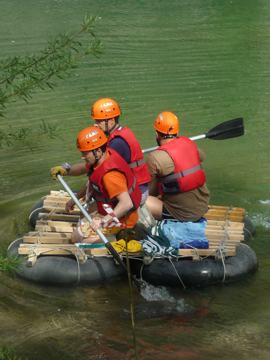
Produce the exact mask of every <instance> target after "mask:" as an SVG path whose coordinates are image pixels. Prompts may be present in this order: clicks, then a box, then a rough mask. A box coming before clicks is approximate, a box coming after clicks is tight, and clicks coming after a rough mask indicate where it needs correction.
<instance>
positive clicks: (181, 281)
mask: <svg viewBox="0 0 270 360" xmlns="http://www.w3.org/2000/svg"><path fill="white" fill-rule="evenodd" d="M168 259H169V262H170V263H171V265H172V267H173V269H174V271H175V273H176V275H177V277H178V279H179V281H180V283H181V285H182V286H183V288H184V289H186V286H185V284H184V282H183V280H182V279H181V276H180V275H179V274H178V271H177V270H176V267H175V265H174V263H173V262H172V259H171V257H168Z"/></svg>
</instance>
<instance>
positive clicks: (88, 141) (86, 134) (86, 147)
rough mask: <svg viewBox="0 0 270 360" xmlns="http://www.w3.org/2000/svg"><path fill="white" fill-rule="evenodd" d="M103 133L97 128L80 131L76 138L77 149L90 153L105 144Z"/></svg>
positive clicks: (105, 139)
mask: <svg viewBox="0 0 270 360" xmlns="http://www.w3.org/2000/svg"><path fill="white" fill-rule="evenodd" d="M106 142H107V138H106V136H105V134H104V132H103V131H102V130H101V129H99V128H98V127H97V126H90V127H87V128H85V129H83V130H81V131H80V132H79V134H78V136H77V148H78V149H79V150H80V151H91V150H95V149H98V148H100V147H101V146H102V145H104V144H106Z"/></svg>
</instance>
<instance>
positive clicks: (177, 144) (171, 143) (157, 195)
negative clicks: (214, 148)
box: [146, 111, 209, 222]
mask: <svg viewBox="0 0 270 360" xmlns="http://www.w3.org/2000/svg"><path fill="white" fill-rule="evenodd" d="M154 128H155V131H156V140H157V143H158V145H159V147H158V149H157V150H155V151H153V152H152V153H150V154H149V156H148V159H147V166H148V169H149V172H150V174H151V177H152V181H151V183H150V188H149V192H150V196H148V198H147V201H146V205H147V207H148V209H149V210H150V212H151V213H152V215H153V216H154V218H155V219H157V220H161V219H176V220H179V221H192V222H196V221H199V220H200V219H201V218H202V217H203V215H204V214H205V213H206V212H207V210H208V203H209V191H208V189H207V186H206V177H205V172H204V170H203V169H202V166H201V161H202V160H203V157H204V155H203V153H202V152H201V151H200V150H199V149H198V147H197V145H196V144H195V143H194V142H193V141H192V140H190V139H189V138H186V137H184V136H178V132H179V120H178V118H177V116H176V115H175V114H174V113H172V112H169V111H164V112H162V113H160V114H159V115H158V117H157V118H156V120H155V122H154Z"/></svg>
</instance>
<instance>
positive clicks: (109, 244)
mask: <svg viewBox="0 0 270 360" xmlns="http://www.w3.org/2000/svg"><path fill="white" fill-rule="evenodd" d="M105 246H106V248H107V249H108V250H109V252H110V253H111V255H112V256H113V258H114V259H115V260H116V261H117V262H118V264H119V265H121V267H122V268H123V269H124V270H125V271H127V267H126V264H125V263H124V261H123V260H122V259H121V257H120V255H119V254H118V252H117V251H116V250H115V248H114V247H113V246H112V244H111V243H110V242H107V243H106V244H105Z"/></svg>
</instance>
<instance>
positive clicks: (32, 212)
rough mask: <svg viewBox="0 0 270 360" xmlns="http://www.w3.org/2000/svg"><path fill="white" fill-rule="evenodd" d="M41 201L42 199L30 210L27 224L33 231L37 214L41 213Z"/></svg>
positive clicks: (37, 217)
mask: <svg viewBox="0 0 270 360" xmlns="http://www.w3.org/2000/svg"><path fill="white" fill-rule="evenodd" d="M43 201H44V199H43V198H42V199H41V200H39V201H38V202H37V203H36V204H35V205H34V206H33V207H32V209H31V210H30V214H29V223H30V225H31V227H32V228H33V229H34V228H35V226H36V222H37V220H38V219H39V213H40V212H42V208H43Z"/></svg>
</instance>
